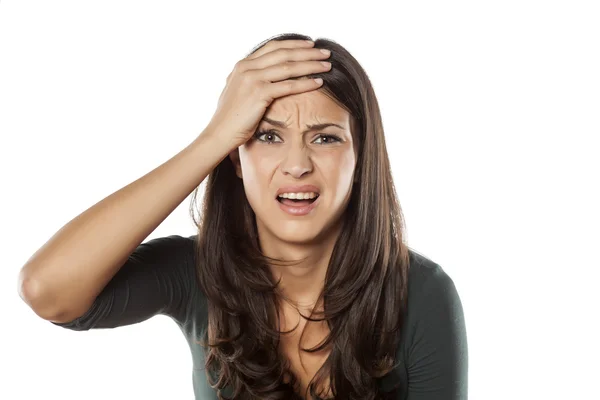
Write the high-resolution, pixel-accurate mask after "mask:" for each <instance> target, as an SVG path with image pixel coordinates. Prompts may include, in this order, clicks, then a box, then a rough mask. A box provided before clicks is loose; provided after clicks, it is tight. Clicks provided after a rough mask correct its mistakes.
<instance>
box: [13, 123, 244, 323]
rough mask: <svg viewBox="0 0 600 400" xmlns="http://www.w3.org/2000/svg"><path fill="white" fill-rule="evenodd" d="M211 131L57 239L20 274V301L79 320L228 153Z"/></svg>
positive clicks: (44, 313)
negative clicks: (156, 230) (116, 275)
mask: <svg viewBox="0 0 600 400" xmlns="http://www.w3.org/2000/svg"><path fill="white" fill-rule="evenodd" d="M232 150H233V149H232V148H231V146H230V145H228V143H227V142H226V141H225V140H221V139H220V138H219V137H218V135H217V134H215V133H214V132H213V131H212V130H208V128H207V130H204V131H203V132H202V134H201V135H199V136H198V138H196V139H195V140H194V141H193V142H192V143H191V144H190V145H188V146H187V147H185V148H184V149H183V150H182V151H180V152H179V153H178V154H176V155H175V156H174V157H172V158H171V159H169V160H168V161H166V162H165V163H163V164H162V165H160V166H158V167H157V168H155V169H154V170H152V171H151V172H149V173H147V174H146V175H144V176H142V177H141V178H139V179H137V180H135V181H134V182H132V183H130V184H128V185H127V186H125V187H123V188H121V189H120V190H118V191H116V192H114V193H113V194H111V195H109V196H108V197H106V198H104V199H103V200H101V201H100V202H98V203H96V204H95V205H93V206H92V207H90V208H89V209H87V210H86V211H84V212H83V213H81V214H79V215H78V216H77V217H75V218H74V219H72V220H71V221H70V222H68V223H67V224H66V225H65V226H63V227H62V228H61V229H60V230H59V231H58V232H56V233H55V234H54V235H53V236H52V237H51V238H50V239H49V240H48V241H47V242H46V243H45V244H44V245H43V246H42V247H41V248H40V249H39V250H38V251H37V252H35V253H34V254H33V255H32V256H31V258H30V259H29V260H28V261H27V263H26V264H25V265H24V266H23V267H22V269H21V271H20V274H19V295H20V296H21V298H22V299H23V300H24V301H25V302H26V303H27V304H28V305H29V306H30V307H31V308H32V309H33V311H34V312H35V313H36V314H37V315H39V316H40V317H42V318H44V319H47V320H50V321H54V322H66V321H70V320H72V319H74V318H76V317H79V316H81V315H82V314H83V313H85V312H86V310H87V309H88V308H89V307H90V306H91V304H92V303H93V302H94V299H95V298H96V297H97V296H98V294H99V293H100V292H101V291H102V289H103V288H104V287H105V286H106V285H107V283H108V282H109V281H110V280H111V278H112V277H113V276H114V275H115V274H116V273H117V272H118V271H119V268H120V267H121V266H122V265H123V264H124V263H125V261H126V260H127V258H128V257H129V255H130V254H131V253H132V252H133V251H134V250H135V249H136V247H137V246H139V245H140V244H141V243H142V241H143V240H144V239H145V238H146V237H148V235H150V233H152V232H153V231H154V230H155V229H156V227H157V226H158V225H160V224H161V222H162V221H164V220H165V219H166V218H167V216H169V214H171V213H172V212H173V210H174V209H175V208H176V207H177V206H178V205H179V204H181V202H182V201H183V200H185V198H186V197H187V196H188V195H189V194H190V193H191V192H192V191H193V190H194V189H195V188H196V187H197V186H198V185H200V183H201V182H202V181H203V180H204V179H205V178H206V176H208V174H209V173H210V172H211V171H212V170H213V169H214V168H215V167H216V166H217V165H218V164H219V163H220V162H221V161H222V160H223V159H224V158H225V157H227V155H228V154H229V153H230V152H231V151H232Z"/></svg>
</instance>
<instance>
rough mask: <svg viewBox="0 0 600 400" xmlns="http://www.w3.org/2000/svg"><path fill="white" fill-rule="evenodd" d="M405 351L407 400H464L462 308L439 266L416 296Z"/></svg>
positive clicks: (465, 350) (465, 365)
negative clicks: (410, 344) (409, 337)
mask: <svg viewBox="0 0 600 400" xmlns="http://www.w3.org/2000/svg"><path fill="white" fill-rule="evenodd" d="M415 303H416V304H417V305H418V306H417V307H418V312H416V318H415V320H414V332H413V340H412V346H411V349H410V351H409V352H408V359H407V361H408V363H407V373H408V397H407V399H408V400H466V399H467V398H468V391H467V386H468V347H467V332H466V326H465V317H464V313H463V307H462V303H461V300H460V297H459V295H458V292H457V290H456V287H455V285H454V282H453V281H452V279H451V278H450V277H449V276H448V275H447V274H446V273H445V272H444V271H443V270H442V269H441V267H439V266H438V268H435V269H433V271H432V275H430V276H429V277H428V278H427V280H426V281H425V283H424V285H423V287H422V290H421V291H420V293H419V294H418V295H417V298H416V299H415Z"/></svg>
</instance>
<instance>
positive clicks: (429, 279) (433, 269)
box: [406, 249, 464, 334]
mask: <svg viewBox="0 0 600 400" xmlns="http://www.w3.org/2000/svg"><path fill="white" fill-rule="evenodd" d="M409 253H410V267H409V272H408V309H407V321H406V323H407V328H408V327H413V329H414V328H415V327H418V326H421V327H426V326H431V325H437V326H439V325H440V324H445V325H447V326H449V325H451V324H456V323H462V319H463V317H464V315H463V307H462V302H461V299H460V296H459V294H458V290H457V288H456V285H455V283H454V280H453V279H452V278H451V277H450V275H449V274H448V273H447V272H446V271H445V270H444V268H442V266H441V265H439V264H438V263H436V262H434V261H433V260H432V259H430V258H428V257H427V256H425V255H423V254H421V253H419V252H417V251H416V250H414V249H410V250H409ZM458 320H460V321H458ZM407 333H409V334H410V332H407ZM417 333H419V334H425V332H414V331H413V332H412V334H417Z"/></svg>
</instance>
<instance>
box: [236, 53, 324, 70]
mask: <svg viewBox="0 0 600 400" xmlns="http://www.w3.org/2000/svg"><path fill="white" fill-rule="evenodd" d="M326 58H329V54H327V53H323V52H321V49H316V48H307V49H305V48H299V49H277V50H274V51H271V52H269V53H266V54H264V55H262V56H260V57H258V58H255V59H254V60H251V61H246V68H247V69H248V70H253V69H263V68H267V67H271V66H273V65H276V64H283V63H285V62H287V61H309V60H323V59H326Z"/></svg>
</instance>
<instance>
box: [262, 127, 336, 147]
mask: <svg viewBox="0 0 600 400" xmlns="http://www.w3.org/2000/svg"><path fill="white" fill-rule="evenodd" d="M266 134H268V135H275V136H277V137H279V135H278V134H277V133H276V132H275V131H274V130H273V129H267V130H260V131H257V132H256V133H255V134H254V138H255V139H256V140H258V141H259V142H263V143H266V144H274V143H277V142H268V141H266V140H260V139H258V138H259V137H260V136H262V135H266ZM319 137H321V138H328V139H333V140H334V142H341V141H342V139H341V138H340V137H339V136H337V135H332V134H321V135H319ZM279 138H280V139H281V137H279ZM324 144H329V143H324Z"/></svg>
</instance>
